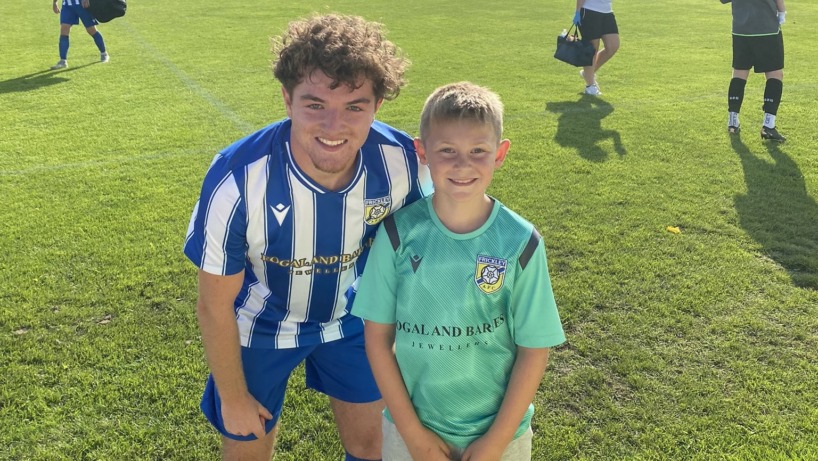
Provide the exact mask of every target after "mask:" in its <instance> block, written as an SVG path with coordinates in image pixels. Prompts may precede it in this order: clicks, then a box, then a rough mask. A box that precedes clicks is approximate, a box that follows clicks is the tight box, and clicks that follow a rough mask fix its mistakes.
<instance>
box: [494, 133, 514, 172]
mask: <svg viewBox="0 0 818 461" xmlns="http://www.w3.org/2000/svg"><path fill="white" fill-rule="evenodd" d="M510 147H511V141H509V140H508V139H503V140H502V141H500V145H499V146H498V147H497V155H495V157H494V168H500V167H501V166H503V162H505V161H506V154H508V149H509V148H510Z"/></svg>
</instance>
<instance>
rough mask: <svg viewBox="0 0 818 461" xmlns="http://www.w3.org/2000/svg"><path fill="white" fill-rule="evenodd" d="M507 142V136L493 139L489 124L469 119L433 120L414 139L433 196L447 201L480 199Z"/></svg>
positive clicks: (501, 159) (501, 160)
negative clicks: (424, 134) (422, 136)
mask: <svg viewBox="0 0 818 461" xmlns="http://www.w3.org/2000/svg"><path fill="white" fill-rule="evenodd" d="M509 146H510V142H509V141H508V140H507V139H504V140H502V141H500V140H498V139H497V135H496V134H495V131H494V128H493V127H492V126H491V124H489V123H482V122H478V121H473V120H452V121H442V122H438V121H433V122H432V123H431V124H430V126H429V133H428V136H427V137H426V139H423V140H420V138H416V139H415V148H416V149H417V152H418V157H419V158H420V162H421V163H423V164H424V165H428V166H429V170H430V172H431V176H432V183H434V189H435V196H436V198H437V199H438V200H445V201H446V202H448V203H450V204H455V203H460V204H467V203H474V204H478V203H481V202H482V201H483V200H484V198H485V193H486V189H488V187H489V184H491V179H492V177H493V176H494V170H496V169H497V168H499V167H500V166H501V165H502V164H503V161H504V160H505V158H506V153H507V152H508V148H509Z"/></svg>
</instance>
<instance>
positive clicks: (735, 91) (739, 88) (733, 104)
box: [727, 77, 747, 113]
mask: <svg viewBox="0 0 818 461" xmlns="http://www.w3.org/2000/svg"><path fill="white" fill-rule="evenodd" d="M746 84H747V80H744V79H743V78H737V77H733V79H732V80H730V88H729V89H728V90H727V110H729V111H730V112H735V113H739V112H741V103H742V102H743V101H744V85H746Z"/></svg>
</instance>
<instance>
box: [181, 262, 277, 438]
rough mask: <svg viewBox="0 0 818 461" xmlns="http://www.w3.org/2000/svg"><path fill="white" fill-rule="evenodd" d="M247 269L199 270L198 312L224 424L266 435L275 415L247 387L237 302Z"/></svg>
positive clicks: (230, 429)
mask: <svg viewBox="0 0 818 461" xmlns="http://www.w3.org/2000/svg"><path fill="white" fill-rule="evenodd" d="M243 280H244V272H243V271H242V272H239V273H238V274H234V275H214V274H210V273H207V272H205V271H203V270H201V269H200V270H199V300H198V302H197V303H196V315H197V317H198V320H199V329H200V330H201V333H202V343H203V344H204V349H205V355H206V356H207V364H208V366H209V367H210V372H211V373H212V374H213V380H214V381H215V383H216V388H217V389H218V391H219V397H220V398H221V405H222V408H221V410H222V417H223V418H224V428H225V429H226V430H227V432H230V433H231V434H236V435H250V434H253V435H255V436H256V437H258V438H259V439H261V438H264V436H265V434H266V431H265V430H264V420H265V419H272V418H273V415H271V414H270V412H269V411H268V410H267V409H266V408H264V406H262V405H261V404H260V403H259V402H258V401H257V400H256V399H255V398H254V397H253V396H252V395H250V392H249V391H248V390H247V383H246V381H245V378H244V370H243V368H242V362H241V344H240V342H239V329H238V325H237V324H236V314H235V311H234V310H233V302H234V301H235V299H236V296H238V294H239V291H240V290H241V286H242V282H243Z"/></svg>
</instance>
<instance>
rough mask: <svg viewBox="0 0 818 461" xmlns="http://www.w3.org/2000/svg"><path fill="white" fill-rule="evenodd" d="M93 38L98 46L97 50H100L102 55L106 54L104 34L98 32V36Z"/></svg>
mask: <svg viewBox="0 0 818 461" xmlns="http://www.w3.org/2000/svg"><path fill="white" fill-rule="evenodd" d="M91 38H93V39H94V43H96V44H97V48H99V52H100V53H104V52H105V42H104V41H103V40H102V34H100V33H99V31H97V33H96V34H94V35H92V36H91Z"/></svg>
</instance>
